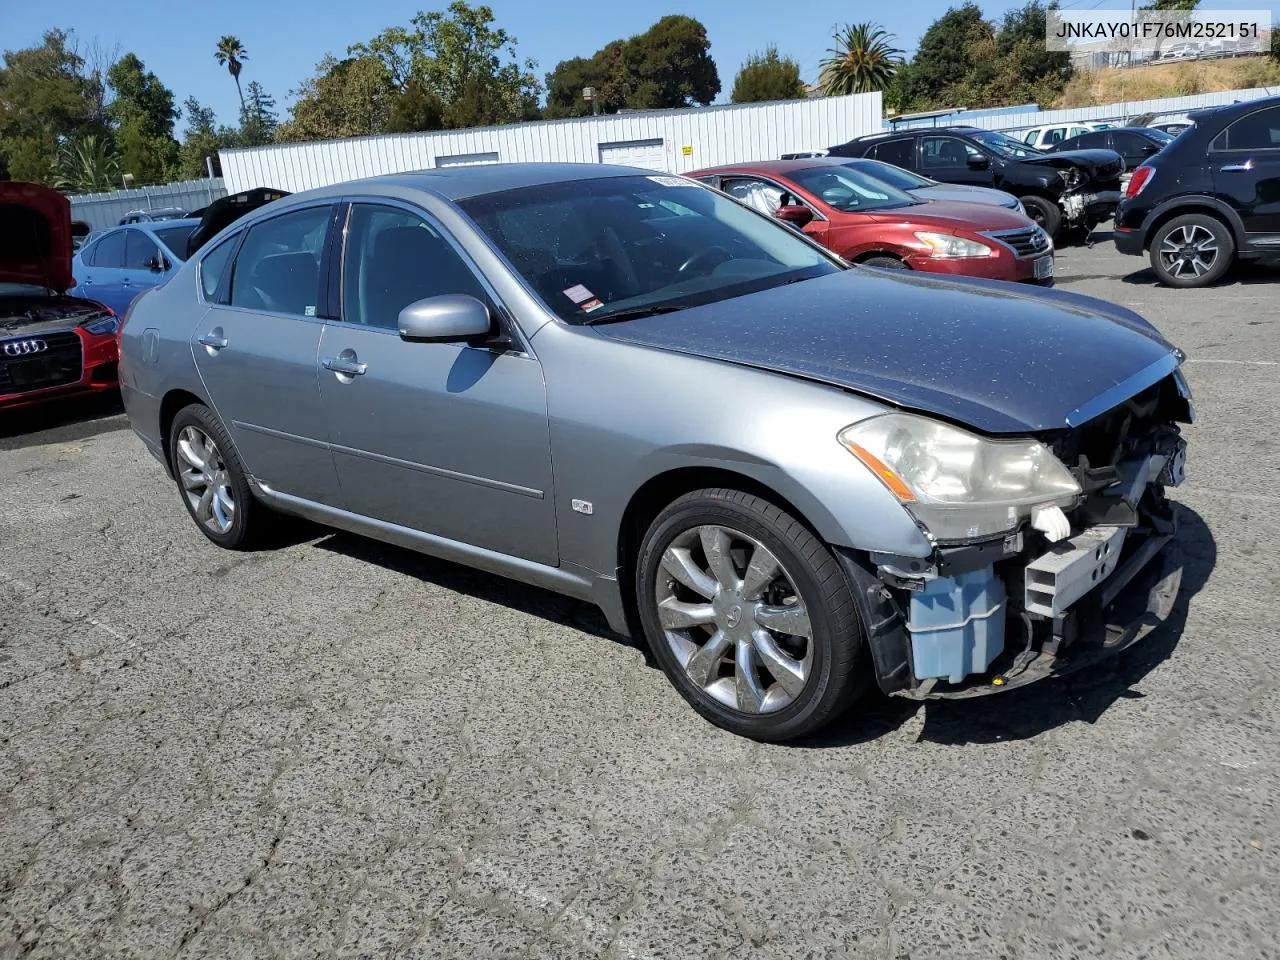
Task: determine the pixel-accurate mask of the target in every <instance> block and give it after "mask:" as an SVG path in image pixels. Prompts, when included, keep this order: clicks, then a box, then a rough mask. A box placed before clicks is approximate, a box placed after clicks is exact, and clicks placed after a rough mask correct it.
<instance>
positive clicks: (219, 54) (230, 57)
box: [213, 34, 249, 113]
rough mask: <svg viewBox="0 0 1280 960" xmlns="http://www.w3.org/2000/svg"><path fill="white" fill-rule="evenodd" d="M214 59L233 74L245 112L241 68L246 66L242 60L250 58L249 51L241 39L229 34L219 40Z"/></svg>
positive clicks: (242, 108) (241, 106) (241, 109)
mask: <svg viewBox="0 0 1280 960" xmlns="http://www.w3.org/2000/svg"><path fill="white" fill-rule="evenodd" d="M213 59H215V60H217V61H218V65H219V66H225V67H226V68H227V73H229V74H231V79H232V80H234V81H235V82H236V93H238V94H240V111H241V112H242V113H243V112H244V91H243V90H241V89H240V69H241V67H243V66H244V63H243V62H242V61H244V60H248V59H249V53H248V51H246V50H245V48H244V45H243V44H241V43H240V41H239V40H237V39H236V38H235V37H233V36H231V35H229V34H228V35H227V36H225V37H223V38H222V39H221V40H219V41H218V49H217V51H216V52H215V53H214V55H213Z"/></svg>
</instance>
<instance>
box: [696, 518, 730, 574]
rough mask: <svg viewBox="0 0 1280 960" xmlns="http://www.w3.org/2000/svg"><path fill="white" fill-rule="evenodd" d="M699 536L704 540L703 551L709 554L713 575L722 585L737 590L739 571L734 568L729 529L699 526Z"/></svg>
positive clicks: (708, 564)
mask: <svg viewBox="0 0 1280 960" xmlns="http://www.w3.org/2000/svg"><path fill="white" fill-rule="evenodd" d="M698 537H699V538H700V539H701V540H702V552H703V553H705V554H706V555H707V567H708V568H710V570H711V575H712V576H713V577H715V578H716V580H717V581H719V583H720V585H721V586H723V587H727V588H729V589H730V590H736V589H737V588H738V583H739V580H738V572H737V571H736V570H734V569H733V558H732V557H730V556H729V547H730V545H731V541H730V539H729V531H727V530H725V529H724V527H713V526H704V527H699V528H698Z"/></svg>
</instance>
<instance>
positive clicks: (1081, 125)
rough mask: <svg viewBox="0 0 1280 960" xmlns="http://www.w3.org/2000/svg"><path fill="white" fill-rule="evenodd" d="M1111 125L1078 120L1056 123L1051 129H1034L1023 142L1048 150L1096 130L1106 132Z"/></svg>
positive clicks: (1024, 135) (1028, 132)
mask: <svg viewBox="0 0 1280 960" xmlns="http://www.w3.org/2000/svg"><path fill="white" fill-rule="evenodd" d="M1110 126H1112V124H1110V123H1097V122H1094V121H1092V120H1078V121H1076V122H1075V123H1056V124H1054V125H1053V126H1050V127H1033V128H1032V129H1030V130H1028V131H1027V132H1026V133H1024V134H1023V135H1022V142H1023V143H1027V144H1030V145H1031V146H1033V147H1036V148H1038V149H1040V150H1048V149H1049V148H1050V147H1052V146H1053V145H1054V144H1055V143H1061V142H1062V141H1063V140H1070V139H1071V138H1072V137H1078V136H1080V135H1081V134H1083V133H1092V132H1093V131H1095V130H1106V129H1107V128H1108V127H1110Z"/></svg>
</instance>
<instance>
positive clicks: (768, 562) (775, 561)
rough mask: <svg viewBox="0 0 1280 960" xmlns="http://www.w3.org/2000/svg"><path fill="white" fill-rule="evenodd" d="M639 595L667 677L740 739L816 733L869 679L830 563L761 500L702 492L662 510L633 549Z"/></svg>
mask: <svg viewBox="0 0 1280 960" xmlns="http://www.w3.org/2000/svg"><path fill="white" fill-rule="evenodd" d="M636 596H637V600H638V604H639V610H640V618H641V622H642V623H643V626H644V632H645V636H646V638H647V639H648V641H649V645H650V647H651V649H652V650H653V654H654V658H655V659H656V660H657V661H658V663H659V664H660V665H661V667H662V669H663V671H664V672H665V673H666V675H667V678H668V679H669V680H670V681H671V682H672V684H673V685H674V686H675V687H676V689H677V690H679V691H680V694H681V695H682V696H683V697H684V698H685V699H686V700H687V701H688V702H689V703H690V705H692V706H693V708H694V709H695V710H697V711H698V713H700V714H702V716H703V717H705V718H706V719H708V720H710V721H711V722H712V723H714V724H716V726H719V727H723V728H724V729H726V730H729V731H731V732H733V733H736V734H739V735H741V736H744V737H750V738H752V739H755V740H768V741H781V740H791V739H795V738H797V737H803V736H807V735H809V734H812V733H814V732H816V731H817V730H819V729H820V728H822V727H823V726H825V725H826V724H827V723H829V722H831V721H832V720H833V719H835V718H836V717H837V716H838V715H839V714H840V713H841V712H842V711H843V710H844V709H845V708H846V707H847V706H848V705H849V704H850V703H852V702H853V700H854V699H855V698H856V697H857V695H858V694H859V693H860V692H861V690H862V689H863V688H864V687H865V685H866V682H867V681H868V679H869V675H868V674H867V668H866V666H865V663H866V661H865V658H863V657H862V656H861V654H862V648H863V632H862V625H861V623H860V621H859V618H858V613H857V610H856V608H855V606H854V600H853V594H852V592H851V590H850V588H849V584H848V582H847V580H846V579H845V576H844V573H843V572H842V571H841V569H840V566H839V564H838V563H837V562H836V559H835V557H833V556H832V554H831V551H830V550H829V549H828V548H827V547H826V546H825V545H824V544H823V543H822V542H821V541H819V540H818V539H817V538H816V537H815V536H814V535H813V534H812V533H810V532H809V530H808V528H807V527H805V526H804V524H802V523H800V522H799V521H798V520H796V519H795V518H794V517H792V516H790V515H789V514H787V513H786V512H785V511H783V510H781V509H779V508H778V507H776V506H774V505H773V504H772V503H769V502H768V501H766V500H763V499H761V498H760V497H756V496H753V495H751V494H748V493H743V492H742V491H739V490H729V489H706V490H697V491H694V492H693V493H689V494H686V495H685V496H683V497H680V498H679V499H678V500H676V501H674V502H673V503H672V504H670V505H669V506H668V507H667V508H666V509H665V510H663V511H662V513H660V514H659V515H658V517H657V518H656V519H655V520H654V521H653V523H652V525H651V526H650V527H649V531H648V533H647V534H646V535H645V538H644V541H643V543H642V545H641V548H640V555H639V558H638V562H637V564H636Z"/></svg>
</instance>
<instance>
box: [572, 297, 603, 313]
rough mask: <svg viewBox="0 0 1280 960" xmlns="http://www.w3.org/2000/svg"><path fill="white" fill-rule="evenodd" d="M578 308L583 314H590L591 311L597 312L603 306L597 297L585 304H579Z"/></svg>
mask: <svg viewBox="0 0 1280 960" xmlns="http://www.w3.org/2000/svg"><path fill="white" fill-rule="evenodd" d="M578 306H579V307H580V308H581V309H582V312H583V313H590V312H591V311H592V310H599V309H600V308H601V307H603V306H604V304H603V303H601V302H600V298H599V297H592V298H591V299H590V300H588V301H587V302H586V303H580V304H578Z"/></svg>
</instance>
